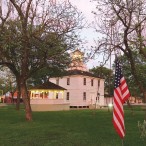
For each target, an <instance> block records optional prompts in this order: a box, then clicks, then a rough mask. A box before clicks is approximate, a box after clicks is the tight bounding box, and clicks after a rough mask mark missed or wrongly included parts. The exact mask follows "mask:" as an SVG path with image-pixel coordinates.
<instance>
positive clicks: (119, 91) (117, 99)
mask: <svg viewBox="0 0 146 146" xmlns="http://www.w3.org/2000/svg"><path fill="white" fill-rule="evenodd" d="M129 97H130V92H129V90H128V86H127V84H126V81H125V79H124V77H123V75H122V73H121V67H120V65H119V62H116V72H115V89H114V100H113V101H114V102H113V104H114V105H113V106H114V107H113V125H114V128H115V130H116V132H117V133H118V135H119V136H120V138H124V136H125V125H124V110H123V104H124V103H125V101H126V100H127V99H128V98H129Z"/></svg>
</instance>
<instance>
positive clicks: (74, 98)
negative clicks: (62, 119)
mask: <svg viewBox="0 0 146 146" xmlns="http://www.w3.org/2000/svg"><path fill="white" fill-rule="evenodd" d="M67 78H70V85H67ZM83 78H86V85H83ZM56 79H57V78H51V79H50V82H53V83H55V84H56ZM91 79H93V82H94V84H93V86H91ZM98 80H100V86H99V91H98ZM59 86H62V87H64V88H66V89H67V91H66V93H67V92H69V94H70V96H69V101H68V102H70V106H89V105H90V104H95V102H96V97H97V92H99V93H100V97H99V101H98V100H97V104H99V105H101V106H103V105H104V80H103V79H100V78H94V77H89V76H83V75H72V76H64V77H63V78H59ZM83 92H86V100H83ZM66 93H65V94H64V96H65V97H64V98H65V99H66Z"/></svg>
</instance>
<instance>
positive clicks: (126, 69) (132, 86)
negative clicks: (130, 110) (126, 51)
mask: <svg viewBox="0 0 146 146" xmlns="http://www.w3.org/2000/svg"><path fill="white" fill-rule="evenodd" d="M133 56H134V58H135V66H136V70H137V72H138V77H139V81H140V82H141V84H142V85H143V87H146V74H145V72H146V59H145V58H144V57H142V56H141V55H139V54H138V53H137V52H133ZM120 60H121V63H122V68H123V74H124V76H125V78H126V81H127V83H128V87H129V90H130V93H131V95H132V96H135V97H140V96H141V94H142V92H141V91H140V90H139V88H138V86H137V84H136V83H135V80H134V77H133V75H132V73H131V69H130V64H129V62H128V60H127V58H126V57H125V56H124V55H122V56H121V57H120Z"/></svg>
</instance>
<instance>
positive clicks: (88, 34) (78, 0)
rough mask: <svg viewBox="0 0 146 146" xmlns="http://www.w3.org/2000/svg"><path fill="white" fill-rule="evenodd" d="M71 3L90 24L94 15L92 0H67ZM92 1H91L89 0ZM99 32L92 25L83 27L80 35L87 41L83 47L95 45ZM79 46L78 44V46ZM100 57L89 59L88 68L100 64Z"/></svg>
mask: <svg viewBox="0 0 146 146" xmlns="http://www.w3.org/2000/svg"><path fill="white" fill-rule="evenodd" d="M69 1H70V2H71V3H72V4H73V5H75V6H76V7H77V8H78V9H79V10H80V11H81V12H82V13H83V15H84V16H85V18H86V20H87V22H88V23H89V24H92V22H93V21H94V15H93V14H92V11H94V10H96V4H95V2H93V1H92V0H69ZM91 1H92V2H91ZM98 36H99V34H97V32H95V30H94V29H93V26H92V27H90V28H88V29H83V30H82V32H81V37H82V38H84V39H86V40H87V43H86V44H84V45H83V47H84V49H90V47H91V46H95V43H94V40H97V37H98ZM80 47H81V46H79V48H80ZM100 61H101V58H96V59H94V60H93V59H92V60H89V61H88V63H87V66H88V68H92V67H93V66H99V65H100Z"/></svg>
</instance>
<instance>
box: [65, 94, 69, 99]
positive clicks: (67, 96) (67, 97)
mask: <svg viewBox="0 0 146 146" xmlns="http://www.w3.org/2000/svg"><path fill="white" fill-rule="evenodd" d="M66 100H69V92H67V93H66Z"/></svg>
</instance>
